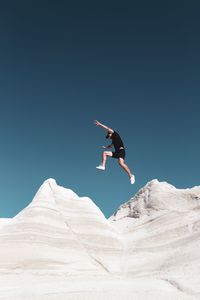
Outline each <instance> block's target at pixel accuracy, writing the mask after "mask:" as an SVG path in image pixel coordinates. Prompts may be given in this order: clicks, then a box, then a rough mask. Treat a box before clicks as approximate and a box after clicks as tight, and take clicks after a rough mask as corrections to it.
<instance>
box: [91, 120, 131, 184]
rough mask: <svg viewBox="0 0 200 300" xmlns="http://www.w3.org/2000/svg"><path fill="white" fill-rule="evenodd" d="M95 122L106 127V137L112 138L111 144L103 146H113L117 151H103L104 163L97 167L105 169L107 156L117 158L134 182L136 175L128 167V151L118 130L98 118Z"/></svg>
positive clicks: (106, 147) (105, 147)
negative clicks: (126, 156)
mask: <svg viewBox="0 0 200 300" xmlns="http://www.w3.org/2000/svg"><path fill="white" fill-rule="evenodd" d="M95 124H96V126H100V127H102V128H104V129H105V130H107V135H106V138H107V139H111V140H112V143H111V144H110V145H108V146H103V148H104V149H108V148H112V147H113V146H114V148H115V152H111V151H103V153H102V163H101V164H100V165H99V166H98V167H96V168H97V169H99V170H105V168H106V159H107V156H110V157H113V158H117V159H118V162H119V165H120V166H121V167H122V168H123V169H124V170H125V171H126V173H127V174H128V176H129V177H130V181H131V184H134V182H135V176H134V175H133V174H132V173H131V171H130V169H129V168H128V166H127V165H126V164H125V162H124V158H125V155H126V152H125V148H124V144H123V142H122V139H121V137H120V136H119V134H118V133H117V132H116V131H114V130H113V129H111V128H109V127H107V126H105V125H103V124H101V123H100V122H99V121H97V120H96V121H95Z"/></svg>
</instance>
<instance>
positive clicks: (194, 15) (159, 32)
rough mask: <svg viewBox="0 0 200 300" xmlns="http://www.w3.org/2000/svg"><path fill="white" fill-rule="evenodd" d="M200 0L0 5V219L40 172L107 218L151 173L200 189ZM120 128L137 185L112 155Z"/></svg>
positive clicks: (28, 194)
mask: <svg viewBox="0 0 200 300" xmlns="http://www.w3.org/2000/svg"><path fill="white" fill-rule="evenodd" d="M199 12H200V2H199V1H184V0H183V1H176V0H174V1H149V0H146V1H145V0H144V1H128V2H127V1H124V2H122V1H105V2H104V1H101V2H98V3H97V2H96V1H91V2H88V1H76V2H71V1H60V0H57V1H51V0H50V1H45V0H43V1H37V0H34V1H29V0H26V1H21V0H19V1H12V0H11V1H3V2H2V3H1V4H0V39H1V47H0V104H1V105H0V137H1V148H0V152H1V155H0V165H1V171H0V217H13V216H14V215H16V214H17V213H18V212H19V211H20V210H21V209H22V208H24V207H25V206H26V205H28V204H29V203H30V201H31V200H32V198H33V196H34V194H35V193H36V191H37V189H38V188H39V186H40V185H41V184H42V182H43V181H44V180H45V179H47V178H50V177H52V178H55V179H56V181H57V183H58V184H60V185H63V186H65V187H67V188H70V189H72V190H74V192H76V193H77V194H78V195H80V196H89V197H91V198H92V200H93V201H94V202H95V203H96V204H97V205H98V206H99V207H100V209H101V210H102V211H103V213H104V214H105V215H106V216H107V217H108V216H110V215H111V214H112V213H113V212H114V211H115V210H116V209H117V208H118V206H119V205H120V204H121V203H123V202H125V201H127V200H129V199H130V197H132V196H133V195H134V194H135V193H136V192H137V190H138V189H139V188H141V187H142V186H143V185H144V184H146V183H147V182H148V181H149V180H151V179H154V178H157V179H158V180H160V181H168V182H169V183H171V184H173V185H175V186H177V187H178V188H186V187H192V186H194V185H200V175H199V170H200V163H199V153H200V139H199V131H200V125H199V123H200V117H199V116H200V101H199V99H200V84H199V82H200V56H199V53H200V19H199ZM94 119H98V120H99V121H101V122H102V123H104V124H106V125H108V126H110V127H111V128H113V129H115V130H116V131H118V132H119V133H120V134H121V136H122V138H123V140H124V143H125V146H126V150H127V156H126V162H127V164H128V165H129V167H130V168H131V169H132V170H133V171H134V173H135V176H136V183H135V185H134V186H132V185H130V183H129V178H128V176H127V174H126V173H125V172H124V171H123V170H122V169H120V167H119V166H118V163H117V161H116V160H113V159H109V161H108V164H107V170H106V172H101V171H98V170H96V168H95V167H96V165H97V164H99V163H100V157H101V151H102V148H101V147H102V145H105V144H106V143H107V140H106V139H105V132H104V130H102V129H100V128H98V127H95V126H94V125H93V120H94Z"/></svg>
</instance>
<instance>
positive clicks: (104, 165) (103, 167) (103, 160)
mask: <svg viewBox="0 0 200 300" xmlns="http://www.w3.org/2000/svg"><path fill="white" fill-rule="evenodd" d="M107 156H112V152H111V151H103V153H102V163H101V164H100V165H99V166H98V167H96V168H97V169H99V170H105V168H106V160H107Z"/></svg>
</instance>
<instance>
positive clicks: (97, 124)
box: [94, 120, 114, 133]
mask: <svg viewBox="0 0 200 300" xmlns="http://www.w3.org/2000/svg"><path fill="white" fill-rule="evenodd" d="M94 124H95V125H96V126H100V127H102V128H104V129H105V130H107V131H108V132H111V133H113V132H114V130H113V129H111V128H109V127H108V126H106V125H103V124H102V123H100V122H99V121H97V120H95V121H94Z"/></svg>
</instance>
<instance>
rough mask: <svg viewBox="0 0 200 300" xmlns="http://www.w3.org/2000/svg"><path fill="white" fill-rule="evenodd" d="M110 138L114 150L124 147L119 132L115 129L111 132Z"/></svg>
mask: <svg viewBox="0 0 200 300" xmlns="http://www.w3.org/2000/svg"><path fill="white" fill-rule="evenodd" d="M111 140H112V144H113V145H114V147H115V150H116V151H118V150H119V149H120V147H123V148H124V144H123V142H122V139H121V138H120V136H119V134H118V133H117V132H116V131H114V132H113V134H112V136H111Z"/></svg>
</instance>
